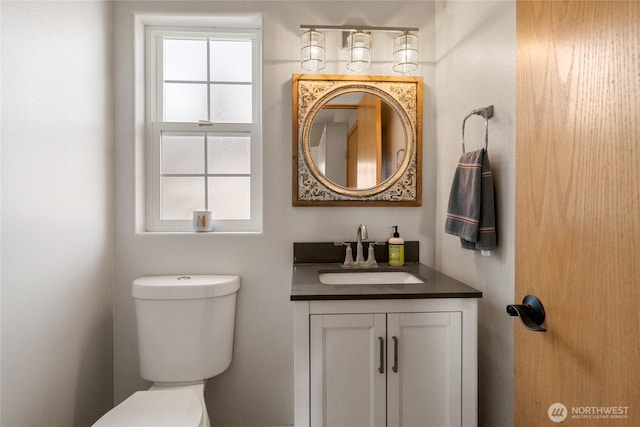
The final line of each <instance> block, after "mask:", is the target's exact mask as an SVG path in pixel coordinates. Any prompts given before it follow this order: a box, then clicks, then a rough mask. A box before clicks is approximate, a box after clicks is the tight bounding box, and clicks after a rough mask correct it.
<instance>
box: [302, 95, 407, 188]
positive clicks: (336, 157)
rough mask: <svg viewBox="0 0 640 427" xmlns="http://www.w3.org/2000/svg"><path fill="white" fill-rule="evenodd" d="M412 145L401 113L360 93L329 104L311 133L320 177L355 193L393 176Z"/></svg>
mask: <svg viewBox="0 0 640 427" xmlns="http://www.w3.org/2000/svg"><path fill="white" fill-rule="evenodd" d="M406 139H407V135H406V133H405V130H404V125H403V122H402V119H401V118H400V116H399V114H398V113H397V111H396V110H394V108H393V107H391V105H389V104H388V103H387V102H385V101H384V100H383V99H382V98H380V97H379V96H377V95H374V94H372V93H367V92H358V91H354V92H349V93H346V94H342V95H339V96H337V97H334V98H332V99H331V100H329V102H327V103H326V104H325V105H324V106H323V107H322V108H321V109H320V110H319V111H318V113H317V114H316V116H315V117H314V118H313V123H312V125H311V128H310V132H309V145H310V151H311V157H312V159H313V162H314V164H315V166H316V168H317V169H318V171H320V173H322V174H323V175H324V176H325V177H326V178H327V179H329V180H330V181H331V182H333V183H334V184H336V185H339V186H342V187H345V188H350V189H367V188H371V187H374V186H376V185H379V184H381V183H382V182H384V181H385V180H386V179H387V178H389V177H390V176H392V175H393V174H394V173H395V172H396V170H397V169H398V168H399V166H400V164H401V163H402V160H403V159H404V155H405V153H406Z"/></svg>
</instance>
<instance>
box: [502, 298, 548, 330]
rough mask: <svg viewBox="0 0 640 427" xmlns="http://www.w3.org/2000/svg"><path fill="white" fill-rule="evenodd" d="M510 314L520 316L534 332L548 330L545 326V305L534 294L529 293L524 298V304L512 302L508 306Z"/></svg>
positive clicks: (525, 324) (524, 323)
mask: <svg viewBox="0 0 640 427" xmlns="http://www.w3.org/2000/svg"><path fill="white" fill-rule="evenodd" d="M507 313H509V316H518V317H520V320H521V321H522V324H523V325H524V326H525V327H526V328H527V329H529V330H532V331H534V332H546V331H547V330H546V329H545V328H543V327H542V326H540V325H542V324H543V323H544V317H545V315H544V307H543V306H542V303H541V302H540V300H539V299H538V298H537V297H536V296H534V295H527V296H526V297H524V299H523V300H522V304H510V305H508V306H507Z"/></svg>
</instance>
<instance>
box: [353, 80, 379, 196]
mask: <svg viewBox="0 0 640 427" xmlns="http://www.w3.org/2000/svg"><path fill="white" fill-rule="evenodd" d="M381 178H382V99H381V98H380V97H378V96H376V95H372V94H369V93H367V94H365V95H364V96H363V97H362V100H361V101H360V103H359V104H358V188H370V187H374V186H376V185H378V184H379V183H380V182H381Z"/></svg>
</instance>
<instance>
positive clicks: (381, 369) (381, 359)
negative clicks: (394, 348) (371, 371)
mask: <svg viewBox="0 0 640 427" xmlns="http://www.w3.org/2000/svg"><path fill="white" fill-rule="evenodd" d="M378 340H379V341H380V366H378V372H380V373H381V374H384V338H382V337H378Z"/></svg>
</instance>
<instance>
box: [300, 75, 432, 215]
mask: <svg viewBox="0 0 640 427" xmlns="http://www.w3.org/2000/svg"><path fill="white" fill-rule="evenodd" d="M291 80H292V93H291V99H292V123H293V129H292V130H293V138H292V142H293V146H292V154H293V155H292V166H293V167H292V169H291V172H292V180H291V184H292V191H291V194H292V203H293V205H294V206H420V205H421V204H422V174H421V173H422V85H423V83H422V79H421V78H420V77H399V76H347V75H335V74H294V75H293V76H292V79H291Z"/></svg>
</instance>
